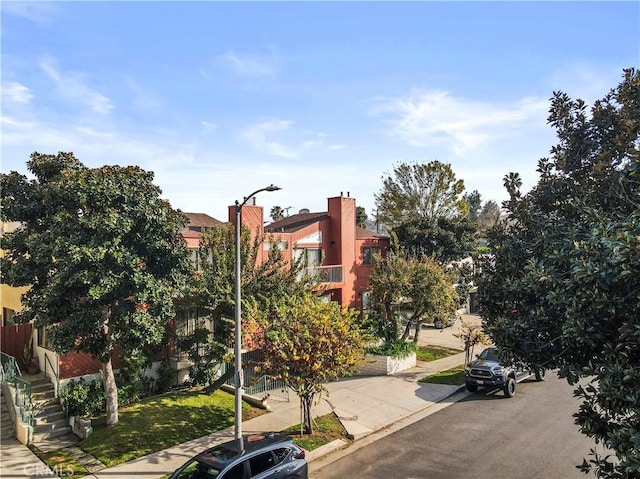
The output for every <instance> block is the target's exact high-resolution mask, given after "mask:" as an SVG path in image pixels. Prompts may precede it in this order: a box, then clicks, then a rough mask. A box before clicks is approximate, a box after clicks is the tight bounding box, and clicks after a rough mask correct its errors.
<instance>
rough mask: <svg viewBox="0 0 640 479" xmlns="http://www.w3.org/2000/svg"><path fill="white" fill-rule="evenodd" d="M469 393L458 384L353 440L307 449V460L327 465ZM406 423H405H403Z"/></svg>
mask: <svg viewBox="0 0 640 479" xmlns="http://www.w3.org/2000/svg"><path fill="white" fill-rule="evenodd" d="M461 392H465V393H466V394H464V395H462V396H461V397H460V398H458V399H456V400H455V401H453V402H451V403H450V404H446V405H444V406H441V407H437V406H438V405H439V404H442V402H443V401H446V400H447V399H449V398H450V397H452V396H455V395H456V394H460V393H461ZM470 394H471V393H469V392H467V391H466V389H465V386H464V385H461V386H458V388H457V389H454V390H452V391H451V393H449V394H447V395H446V396H443V397H442V398H441V399H439V400H438V401H436V402H434V403H431V404H428V405H426V406H424V407H423V408H420V409H418V410H416V411H412V412H410V413H407V414H406V415H404V416H402V417H400V418H398V419H396V420H394V421H393V422H391V423H389V424H387V425H385V426H384V427H382V428H380V429H378V430H376V431H371V432H370V433H368V434H365V435H363V436H360V437H359V438H357V439H354V440H353V442H347V441H345V440H343V439H336V440H335V441H332V442H330V443H328V444H325V445H324V446H320V447H319V448H317V449H314V450H313V451H307V462H309V463H311V462H314V461H320V460H323V461H324V463H323V464H322V465H321V466H320V467H319V468H318V469H321V468H322V467H325V466H327V465H328V464H331V463H332V462H334V461H337V460H338V459H340V458H341V457H343V456H344V455H346V454H350V453H352V452H354V451H355V450H357V449H360V448H361V447H364V446H367V445H369V444H371V443H372V442H375V441H377V440H378V439H382V438H383V437H385V436H387V435H389V434H391V433H393V432H396V431H398V430H400V429H403V428H405V427H407V426H409V425H411V424H413V423H414V422H417V421H419V420H420V419H423V418H425V417H427V416H429V415H430V414H433V413H436V412H438V411H440V410H441V409H443V408H444V407H448V406H451V405H452V404H454V403H456V402H458V401H460V400H462V399H464V398H465V397H467V396H469V395H470ZM431 408H435V409H434V410H433V411H432V412H429V414H424V413H425V412H427V411H428V410H429V409H431ZM413 416H416V418H415V420H410V419H411V418H412V417H413ZM338 420H340V418H338ZM400 423H403V424H402V425H401V426H400V427H396V426H398V425H400ZM405 423H406V424H405ZM340 450H342V451H344V453H343V454H341V455H339V456H337V457H335V458H333V459H332V460H329V459H330V458H328V456H329V455H331V454H333V453H335V452H336V451H340Z"/></svg>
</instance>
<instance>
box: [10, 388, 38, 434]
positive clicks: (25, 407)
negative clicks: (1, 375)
mask: <svg viewBox="0 0 640 479" xmlns="http://www.w3.org/2000/svg"><path fill="white" fill-rule="evenodd" d="M12 382H13V387H14V389H15V396H14V404H15V405H16V406H18V408H19V409H20V419H21V420H22V422H23V423H25V424H26V425H27V426H31V427H33V426H34V425H35V419H34V417H33V399H32V397H31V383H30V382H28V381H25V380H24V379H22V378H21V377H20V378H19V377H14V378H13V381H12Z"/></svg>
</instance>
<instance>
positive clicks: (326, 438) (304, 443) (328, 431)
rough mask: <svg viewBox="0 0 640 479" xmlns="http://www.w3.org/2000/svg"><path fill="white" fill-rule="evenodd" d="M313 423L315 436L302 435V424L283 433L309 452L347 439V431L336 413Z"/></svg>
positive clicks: (318, 418) (316, 419)
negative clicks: (337, 440) (338, 440)
mask: <svg viewBox="0 0 640 479" xmlns="http://www.w3.org/2000/svg"><path fill="white" fill-rule="evenodd" d="M313 423H314V424H313V426H314V428H313V434H303V435H300V424H297V425H296V426H292V427H290V428H287V429H285V430H284V431H282V432H283V433H285V434H288V435H289V436H290V437H291V439H293V442H294V443H296V444H297V445H298V446H300V447H302V448H303V449H306V450H307V451H313V450H314V449H317V448H319V447H320V446H324V445H325V444H329V443H330V442H332V441H335V440H336V439H347V431H346V430H345V428H344V426H343V425H342V423H341V422H340V420H339V419H338V418H337V417H336V415H335V414H334V413H329V414H325V415H324V416H319V417H317V418H315V419H314V420H313Z"/></svg>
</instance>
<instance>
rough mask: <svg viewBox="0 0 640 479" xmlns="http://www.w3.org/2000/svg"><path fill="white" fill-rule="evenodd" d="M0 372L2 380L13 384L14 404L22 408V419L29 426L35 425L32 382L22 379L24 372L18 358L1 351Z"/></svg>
mask: <svg viewBox="0 0 640 479" xmlns="http://www.w3.org/2000/svg"><path fill="white" fill-rule="evenodd" d="M0 374H2V378H1V379H2V381H3V382H4V381H8V382H10V383H12V384H13V389H14V398H13V404H14V405H15V406H16V407H18V409H19V410H20V420H21V421H22V422H23V423H25V424H26V425H27V426H31V427H33V425H34V424H35V420H34V417H33V399H32V397H31V383H30V382H28V381H25V380H24V379H22V372H20V368H19V367H18V361H16V358H14V357H13V356H11V355H10V354H7V353H0Z"/></svg>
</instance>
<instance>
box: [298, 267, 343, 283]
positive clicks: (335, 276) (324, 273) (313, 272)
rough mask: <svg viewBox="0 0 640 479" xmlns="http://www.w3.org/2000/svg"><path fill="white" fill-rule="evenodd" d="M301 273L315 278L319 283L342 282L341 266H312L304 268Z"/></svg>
mask: <svg viewBox="0 0 640 479" xmlns="http://www.w3.org/2000/svg"><path fill="white" fill-rule="evenodd" d="M303 274H306V275H308V276H311V277H312V278H314V279H317V280H318V281H319V282H320V283H321V284H326V283H342V282H343V279H342V278H343V275H342V266H314V267H311V268H305V269H304V270H303Z"/></svg>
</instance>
